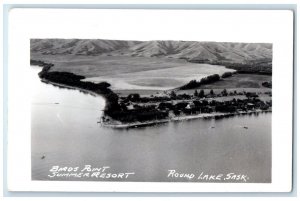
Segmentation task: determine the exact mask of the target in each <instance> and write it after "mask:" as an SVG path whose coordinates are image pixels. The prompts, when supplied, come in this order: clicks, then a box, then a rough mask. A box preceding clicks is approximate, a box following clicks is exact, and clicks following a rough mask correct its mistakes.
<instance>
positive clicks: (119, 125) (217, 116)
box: [101, 110, 272, 129]
mask: <svg viewBox="0 0 300 201" xmlns="http://www.w3.org/2000/svg"><path fill="white" fill-rule="evenodd" d="M268 112H272V110H256V111H248V112H238V113H202V114H196V115H187V116H178V117H171V118H168V119H162V120H155V121H147V122H133V123H120V122H118V123H109V122H108V123H105V122H102V124H101V125H102V126H103V127H107V128H116V129H128V128H139V127H145V126H152V125H157V124H164V123H169V122H176V121H187V120H196V119H213V118H214V119H221V118H227V117H233V116H239V115H247V114H248V115H249V114H259V113H268Z"/></svg>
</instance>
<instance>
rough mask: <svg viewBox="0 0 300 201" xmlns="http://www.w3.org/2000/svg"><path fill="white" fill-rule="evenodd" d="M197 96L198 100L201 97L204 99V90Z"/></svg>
mask: <svg viewBox="0 0 300 201" xmlns="http://www.w3.org/2000/svg"><path fill="white" fill-rule="evenodd" d="M198 96H199V97H200V98H203V97H204V90H203V89H201V90H200V92H199V94H198Z"/></svg>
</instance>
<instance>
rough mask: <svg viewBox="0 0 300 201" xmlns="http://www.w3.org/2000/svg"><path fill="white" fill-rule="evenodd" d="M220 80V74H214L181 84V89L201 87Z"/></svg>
mask: <svg viewBox="0 0 300 201" xmlns="http://www.w3.org/2000/svg"><path fill="white" fill-rule="evenodd" d="M219 80H220V76H219V75H218V74H213V75H210V76H207V77H204V78H202V79H201V80H200V81H197V80H191V81H190V82H189V83H187V84H186V85H183V86H181V87H180V88H179V89H181V90H186V89H195V88H197V87H200V86H201V85H205V84H211V83H214V82H216V81H219Z"/></svg>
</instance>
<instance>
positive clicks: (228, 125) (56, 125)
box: [31, 66, 272, 183]
mask: <svg viewBox="0 0 300 201" xmlns="http://www.w3.org/2000/svg"><path fill="white" fill-rule="evenodd" d="M40 70H41V68H40V67H33V66H32V67H31V72H32V77H31V80H32V83H33V86H32V87H33V96H32V105H31V107H32V117H31V122H32V145H31V146H32V179H33V180H96V181H109V180H110V181H118V180H122V179H100V178H65V177H55V178H50V177H48V175H49V174H50V172H49V170H50V169H51V168H52V166H61V167H65V166H67V167H80V168H82V167H84V166H85V165H91V166H92V167H103V166H109V167H110V169H109V171H110V172H112V173H120V172H134V173H135V174H134V175H132V176H130V177H129V178H128V179H127V180H122V181H149V182H161V181H164V182H169V181H181V182H188V181H194V182H207V181H206V180H201V181H200V180H188V179H187V178H172V177H168V173H169V171H168V170H176V171H178V172H183V173H193V174H195V175H196V176H197V175H199V174H201V172H203V173H204V174H213V175H214V174H224V175H226V174H228V173H235V174H245V175H247V178H248V179H247V182H256V183H261V182H271V164H272V163H271V113H263V114H259V115H245V116H236V117H232V118H227V119H221V120H214V119H210V120H203V119H198V120H190V121H182V122H172V123H168V124H162V125H157V126H152V127H144V128H135V129H128V130H126V129H125V130H115V129H110V128H104V127H102V126H101V125H100V124H98V123H97V122H98V121H99V118H100V116H101V114H102V109H103V108H104V105H105V101H104V99H103V98H101V97H100V96H93V95H90V94H85V93H83V92H80V91H78V90H71V89H65V88H59V87H54V86H52V85H50V84H45V83H42V82H41V81H40V79H39V77H38V76H37V73H38V72H39V71H40ZM244 126H247V127H248V129H245V128H244ZM222 182H224V181H222ZM226 182H238V181H235V180H234V181H231V180H230V181H226Z"/></svg>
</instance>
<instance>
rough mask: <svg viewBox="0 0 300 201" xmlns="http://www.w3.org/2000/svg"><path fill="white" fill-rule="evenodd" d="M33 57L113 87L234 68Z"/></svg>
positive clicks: (177, 81) (167, 83)
mask: <svg viewBox="0 0 300 201" xmlns="http://www.w3.org/2000/svg"><path fill="white" fill-rule="evenodd" d="M31 59H35V60H43V61H45V62H49V63H53V64H54V66H53V68H51V71H65V72H71V73H75V74H77V75H83V76H85V77H87V78H86V79H85V80H86V81H92V82H103V81H106V82H108V83H110V84H111V85H112V87H111V88H112V89H113V90H120V89H122V90H141V89H144V90H145V89H146V90H167V89H172V88H176V87H179V86H182V85H184V84H186V83H187V82H189V81H190V80H193V79H197V80H199V79H201V78H203V77H206V76H208V75H212V74H219V75H222V74H223V73H224V72H232V71H234V70H231V69H226V68H225V67H223V66H217V65H209V64H194V63H189V62H186V61H184V60H180V59H170V58H146V57H130V56H79V55H76V56H74V55H41V54H32V55H31Z"/></svg>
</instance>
